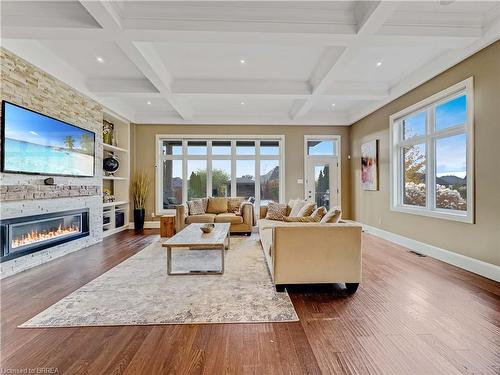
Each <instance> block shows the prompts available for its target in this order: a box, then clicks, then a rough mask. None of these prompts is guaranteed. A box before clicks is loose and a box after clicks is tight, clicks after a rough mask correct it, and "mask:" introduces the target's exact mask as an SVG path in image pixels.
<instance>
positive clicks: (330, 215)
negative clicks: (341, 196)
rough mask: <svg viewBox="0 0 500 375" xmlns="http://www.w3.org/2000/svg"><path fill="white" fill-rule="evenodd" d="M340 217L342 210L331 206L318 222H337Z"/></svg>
mask: <svg viewBox="0 0 500 375" xmlns="http://www.w3.org/2000/svg"><path fill="white" fill-rule="evenodd" d="M341 218H342V211H340V210H337V209H335V208H332V209H331V210H330V211H328V212H327V213H326V215H325V216H323V218H322V219H321V221H320V223H330V224H332V223H338V222H339V221H340V219H341Z"/></svg>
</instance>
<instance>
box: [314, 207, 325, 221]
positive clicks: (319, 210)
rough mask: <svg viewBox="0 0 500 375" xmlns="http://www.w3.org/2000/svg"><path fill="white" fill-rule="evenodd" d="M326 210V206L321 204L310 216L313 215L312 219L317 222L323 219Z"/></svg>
mask: <svg viewBox="0 0 500 375" xmlns="http://www.w3.org/2000/svg"><path fill="white" fill-rule="evenodd" d="M326 212H327V210H326V208H325V207H323V206H321V207H318V208H316V209H315V210H314V212H313V213H312V214H311V216H310V217H313V218H314V221H316V222H318V223H319V222H320V221H321V219H323V216H325V215H326Z"/></svg>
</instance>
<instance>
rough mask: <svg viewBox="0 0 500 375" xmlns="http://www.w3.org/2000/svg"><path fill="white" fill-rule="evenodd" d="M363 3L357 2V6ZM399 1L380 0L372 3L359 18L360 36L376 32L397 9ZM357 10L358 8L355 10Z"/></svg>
mask: <svg viewBox="0 0 500 375" xmlns="http://www.w3.org/2000/svg"><path fill="white" fill-rule="evenodd" d="M361 4H362V3H358V4H356V7H358V6H360V5H361ZM398 6H399V3H398V2H397V1H379V2H377V3H374V4H373V5H372V4H370V8H367V9H366V13H365V14H364V15H363V16H362V18H360V19H359V20H358V32H357V34H358V35H359V36H363V35H373V34H375V33H376V32H377V31H378V30H379V29H380V28H381V27H382V25H383V24H384V23H385V21H387V19H388V18H389V17H390V16H392V14H393V13H394V12H395V11H396V9H397V7H398ZM354 12H356V9H355V10H354Z"/></svg>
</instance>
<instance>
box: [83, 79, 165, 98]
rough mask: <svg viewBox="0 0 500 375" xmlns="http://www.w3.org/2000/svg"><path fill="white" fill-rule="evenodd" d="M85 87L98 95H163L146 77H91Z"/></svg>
mask: <svg viewBox="0 0 500 375" xmlns="http://www.w3.org/2000/svg"><path fill="white" fill-rule="evenodd" d="M87 88H88V89H89V90H90V91H92V92H93V93H95V94H96V95H99V96H117V97H145V98H146V97H147V98H154V97H162V96H163V95H162V94H161V93H160V92H159V91H158V90H157V89H156V88H155V87H154V86H153V85H152V84H151V82H150V81H149V80H147V79H142V78H136V79H123V78H91V79H88V80H87Z"/></svg>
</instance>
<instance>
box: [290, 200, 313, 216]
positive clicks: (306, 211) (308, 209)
mask: <svg viewBox="0 0 500 375" xmlns="http://www.w3.org/2000/svg"><path fill="white" fill-rule="evenodd" d="M315 208H316V203H314V202H307V203H306V204H305V205H304V206H302V208H301V209H300V210H299V212H298V213H297V216H298V217H306V216H311V214H312V213H313V211H314V209H315ZM290 216H292V215H290Z"/></svg>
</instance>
